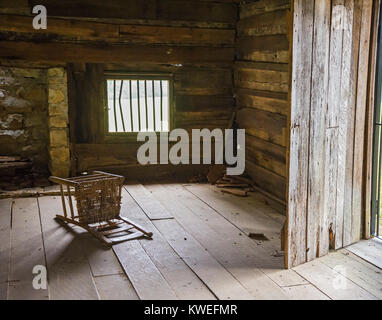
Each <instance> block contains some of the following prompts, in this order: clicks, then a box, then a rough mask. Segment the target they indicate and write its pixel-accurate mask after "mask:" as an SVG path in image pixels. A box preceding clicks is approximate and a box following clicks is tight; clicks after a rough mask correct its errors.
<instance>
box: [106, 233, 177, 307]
mask: <svg viewBox="0 0 382 320" xmlns="http://www.w3.org/2000/svg"><path fill="white" fill-rule="evenodd" d="M113 250H114V252H115V253H116V255H117V257H118V259H119V262H120V263H121V265H122V267H123V269H124V270H125V272H126V274H127V276H128V278H129V280H130V281H131V283H132V285H133V286H134V289H135V291H136V292H137V294H138V296H139V298H140V299H141V300H177V299H178V297H177V296H176V294H175V292H174V291H173V290H172V289H171V287H170V286H169V284H168V283H167V282H166V280H165V279H164V278H163V276H162V274H161V273H160V272H159V270H158V269H157V268H156V266H155V265H154V263H153V262H152V261H151V259H150V258H149V256H148V255H147V254H146V252H145V250H144V249H143V248H142V246H141V244H140V243H139V241H138V240H132V241H126V242H123V243H120V244H117V245H114V246H113Z"/></svg>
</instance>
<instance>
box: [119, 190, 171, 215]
mask: <svg viewBox="0 0 382 320" xmlns="http://www.w3.org/2000/svg"><path fill="white" fill-rule="evenodd" d="M125 189H126V190H127V192H128V193H129V194H130V195H131V196H132V197H133V198H134V200H135V201H136V202H137V203H138V205H139V206H140V207H141V208H142V210H143V211H144V213H145V214H146V215H147V216H148V217H149V219H150V220H160V219H171V218H172V216H171V215H170V214H169V212H168V211H167V210H166V209H165V208H163V206H162V205H161V204H160V203H159V201H157V200H155V199H153V197H151V196H150V193H149V192H147V190H146V189H145V188H144V187H143V186H142V185H141V184H133V185H126V186H125Z"/></svg>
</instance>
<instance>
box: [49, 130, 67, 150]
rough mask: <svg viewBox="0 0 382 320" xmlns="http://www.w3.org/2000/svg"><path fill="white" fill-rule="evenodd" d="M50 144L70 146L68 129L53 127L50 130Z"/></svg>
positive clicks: (52, 145) (53, 145)
mask: <svg viewBox="0 0 382 320" xmlns="http://www.w3.org/2000/svg"><path fill="white" fill-rule="evenodd" d="M50 146H51V147H52V148H53V147H66V146H68V134H67V130H66V129H52V130H50Z"/></svg>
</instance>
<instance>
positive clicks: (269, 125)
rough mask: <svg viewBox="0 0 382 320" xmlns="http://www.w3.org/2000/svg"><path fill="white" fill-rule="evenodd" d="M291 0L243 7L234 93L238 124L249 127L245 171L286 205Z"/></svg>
mask: <svg viewBox="0 0 382 320" xmlns="http://www.w3.org/2000/svg"><path fill="white" fill-rule="evenodd" d="M289 23H290V0H272V1H269V0H259V1H255V2H248V3H243V4H241V5H240V19H239V21H238V24H237V43H236V46H237V47H236V55H237V61H236V62H235V92H236V106H237V124H238V127H239V128H244V129H246V158H247V162H246V171H247V173H248V174H249V175H250V176H251V177H252V178H253V180H254V182H255V183H256V185H257V186H258V187H259V188H260V189H261V190H263V191H265V192H267V193H269V194H271V195H273V196H275V197H277V198H278V199H279V200H280V201H281V202H284V203H285V199H286V197H285V195H286V177H287V171H286V146H287V130H286V124H287V114H288V109H289V103H288V90H289V60H290V59H289V57H290V53H289V39H288V38H289V27H288V25H289Z"/></svg>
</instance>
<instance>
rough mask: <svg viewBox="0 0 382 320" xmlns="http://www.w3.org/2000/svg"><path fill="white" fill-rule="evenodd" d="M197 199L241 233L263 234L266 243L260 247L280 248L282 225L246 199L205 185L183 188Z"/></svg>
mask: <svg viewBox="0 0 382 320" xmlns="http://www.w3.org/2000/svg"><path fill="white" fill-rule="evenodd" d="M185 188H186V189H187V190H189V191H190V192H192V193H193V194H194V195H195V196H197V197H198V198H199V199H201V200H202V201H204V202H205V203H206V204H207V205H209V206H210V207H211V208H213V209H215V210H216V211H217V212H219V213H220V214H221V215H222V216H224V217H225V218H226V219H227V220H229V221H231V222H232V223H233V224H234V225H235V226H237V227H238V228H239V229H240V230H241V231H242V232H243V233H245V234H247V235H249V234H250V233H253V234H264V235H265V237H266V238H267V239H268V241H261V246H262V247H264V248H267V249H269V250H274V248H276V247H277V248H280V231H281V228H282V224H280V223H279V222H277V221H276V220H274V219H270V217H269V216H268V215H266V214H265V213H264V212H263V210H260V209H259V208H258V207H257V206H256V205H253V204H251V203H248V200H246V198H239V197H236V196H233V195H229V194H224V193H222V192H221V191H220V190H217V189H211V188H214V187H211V186H208V185H205V184H193V185H187V186H185Z"/></svg>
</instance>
